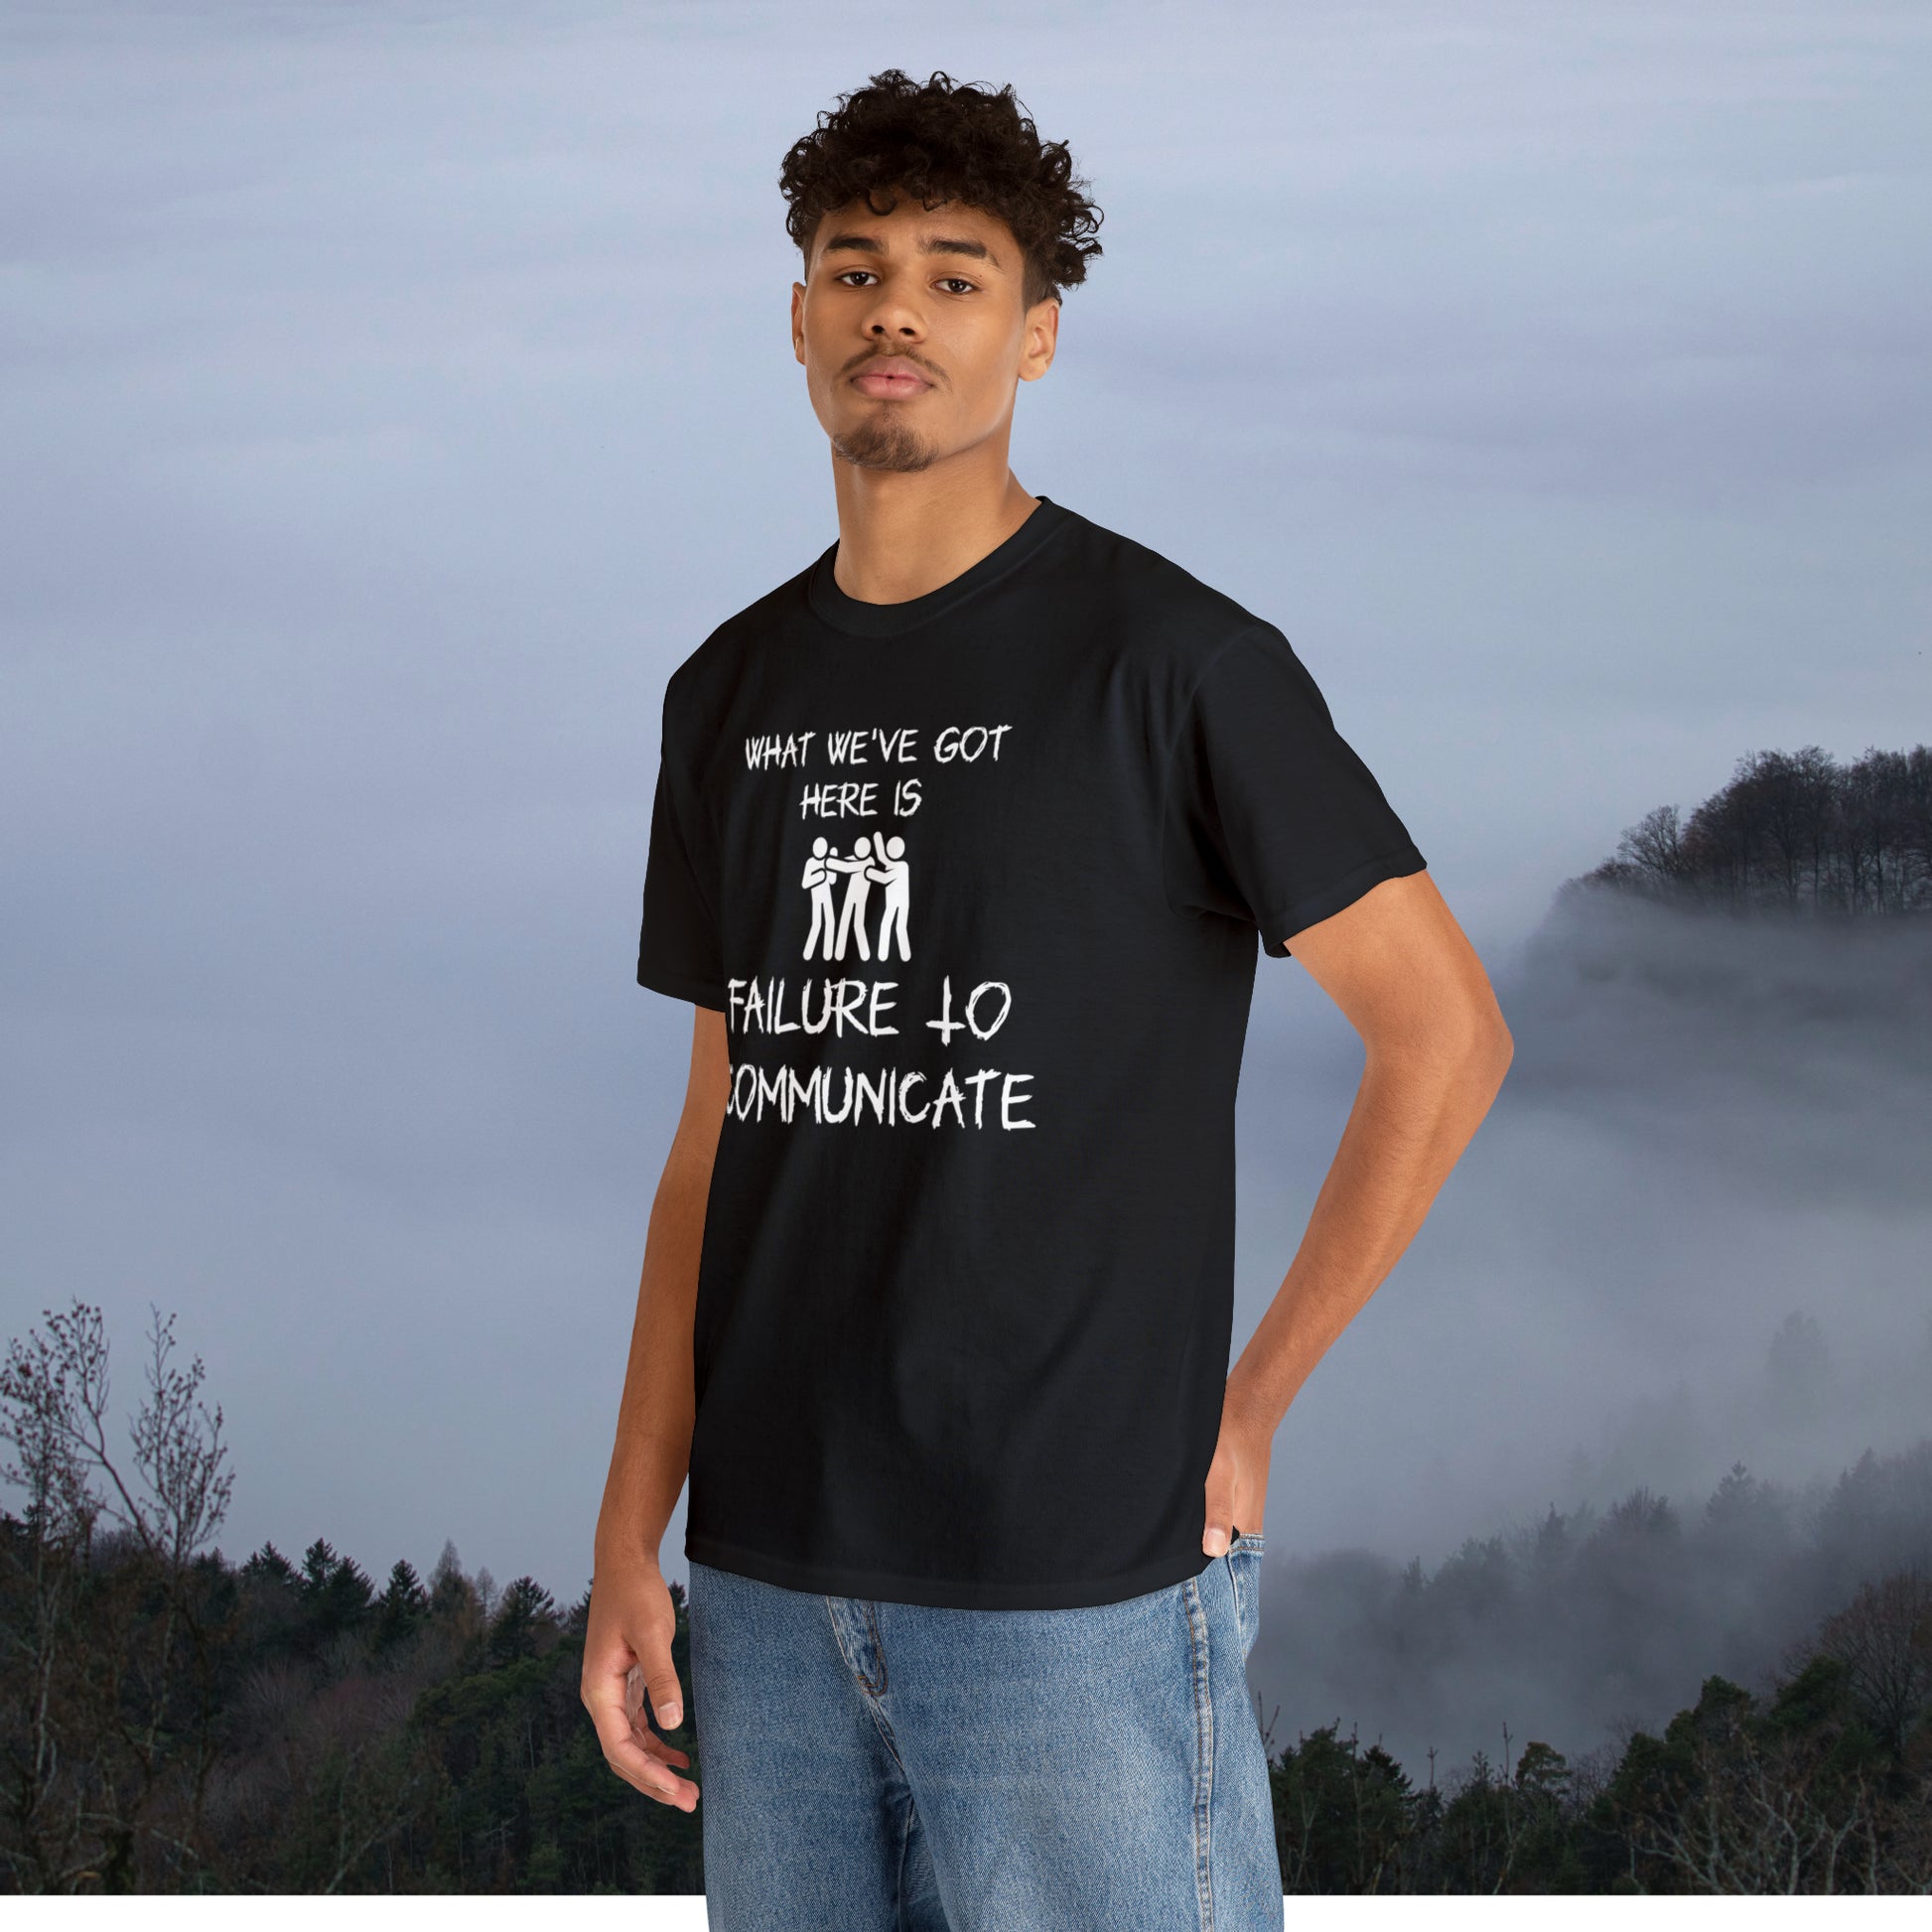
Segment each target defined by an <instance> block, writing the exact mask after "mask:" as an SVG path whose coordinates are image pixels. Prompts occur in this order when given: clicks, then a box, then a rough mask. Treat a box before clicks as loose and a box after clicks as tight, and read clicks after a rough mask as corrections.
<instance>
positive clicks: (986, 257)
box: [819, 232, 1000, 268]
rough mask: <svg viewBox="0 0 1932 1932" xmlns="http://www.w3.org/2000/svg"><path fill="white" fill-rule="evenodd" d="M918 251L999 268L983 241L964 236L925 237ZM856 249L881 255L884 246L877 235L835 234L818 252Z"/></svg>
mask: <svg viewBox="0 0 1932 1932" xmlns="http://www.w3.org/2000/svg"><path fill="white" fill-rule="evenodd" d="M919 247H920V250H921V251H922V252H923V253H925V254H928V255H970V256H971V257H972V258H973V260H975V261H979V262H990V263H991V264H992V265H993V266H994V267H995V268H998V267H999V266H1000V258H999V256H997V255H996V254H994V252H993V251H992V249H990V248H989V247H988V246H987V245H986V243H985V242H983V241H971V240H968V239H967V238H966V237H965V236H964V235H925V236H922V237H921V238H920V241H919ZM840 248H857V249H859V250H860V251H861V252H863V253H867V254H873V255H883V254H884V253H885V252H886V244H885V243H884V242H883V241H881V240H880V239H879V237H878V236H877V235H869V234H859V233H857V232H854V233H851V234H835V235H833V236H832V237H831V238H830V240H828V241H827V242H826V244H825V246H824V247H823V248H821V249H820V250H819V253H820V254H821V255H829V254H831V253H833V252H834V251H835V250H836V249H840Z"/></svg>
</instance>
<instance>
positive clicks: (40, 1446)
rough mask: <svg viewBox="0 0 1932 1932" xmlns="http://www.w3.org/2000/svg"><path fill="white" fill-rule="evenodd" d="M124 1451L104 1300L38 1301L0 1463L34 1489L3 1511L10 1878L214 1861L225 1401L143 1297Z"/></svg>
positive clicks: (117, 1884) (2, 1402)
mask: <svg viewBox="0 0 1932 1932" xmlns="http://www.w3.org/2000/svg"><path fill="white" fill-rule="evenodd" d="M153 1312H154V1321H153V1326H152V1328H151V1330H150V1335H149V1341H150V1352H149V1359H148V1363H147V1395H146V1399H145V1400H144V1402H143V1403H142V1405H141V1407H140V1409H139V1410H138V1412H137V1413H136V1414H135V1415H134V1416H133V1417H132V1419H131V1428H132V1439H133V1449H132V1454H131V1456H129V1455H124V1454H122V1453H121V1452H119V1451H118V1450H116V1449H115V1448H114V1447H113V1446H112V1444H111V1443H110V1441H109V1428H108V1402H109V1392H110V1386H111V1385H110V1377H109V1372H108V1367H109V1365H108V1345H107V1339H106V1333H105V1329H104V1324H103V1322H102V1319H101V1314H100V1311H99V1310H98V1309H95V1308H91V1307H89V1306H87V1305H86V1304H84V1303H81V1302H78V1301H76V1302H75V1303H74V1305H73V1307H72V1308H71V1309H70V1310H69V1311H68V1312H67V1313H65V1314H56V1313H54V1312H53V1311H43V1313H44V1314H45V1317H46V1325H45V1328H44V1329H43V1330H42V1331H41V1332H38V1333H36V1334H35V1335H34V1336H32V1337H31V1339H30V1340H29V1341H28V1342H27V1343H25V1344H23V1343H22V1342H21V1341H19V1340H17V1339H16V1340H14V1341H11V1342H10V1343H9V1344H8V1353H7V1360H6V1363H5V1366H4V1368H0V1438H3V1439H4V1440H5V1441H6V1442H7V1443H8V1444H9V1445H11V1446H12V1448H13V1449H14V1450H15V1452H16V1454H17V1456H18V1460H17V1461H10V1462H9V1463H8V1464H7V1465H6V1466H5V1468H4V1470H0V1473H4V1475H5V1476H6V1478H7V1480H8V1481H10V1482H13V1483H16V1484H18V1485H19V1486H20V1487H22V1488H23V1489H25V1490H26V1492H27V1497H28V1501H27V1509H26V1514H25V1517H24V1518H23V1519H20V1520H18V1521H15V1520H13V1519H9V1520H8V1522H7V1523H6V1525H5V1528H6V1532H7V1534H6V1537H5V1562H6V1571H5V1574H4V1577H0V1587H4V1588H5V1589H6V1591H7V1592H8V1594H9V1595H10V1596H11V1597H12V1598H13V1599H14V1601H15V1602H16V1603H17V1604H19V1605H20V1606H21V1609H22V1612H23V1613H22V1614H20V1615H15V1616H9V1617H7V1618H6V1619H4V1628H5V1631H6V1644H7V1649H6V1653H5V1655H4V1657H0V1685H3V1686H4V1692H5V1708H6V1713H7V1724H8V1728H9V1729H10V1730H12V1731H13V1732H14V1733H15V1746H16V1747H15V1749H14V1750H13V1751H12V1752H10V1754H9V1755H10V1757H11V1758H12V1772H13V1775H12V1788H11V1789H10V1790H9V1792H8V1793H7V1804H6V1809H5V1816H6V1823H7V1826H8V1828H9V1829H8V1834H7V1838H6V1840H5V1842H4V1843H0V1859H4V1860H5V1862H6V1864H7V1866H8V1868H9V1869H10V1871H11V1873H12V1876H13V1878H14V1880H15V1882H16V1884H17V1885H18V1886H19V1887H20V1888H21V1889H32V1890H41V1891H74V1890H109V1891H125V1890H133V1889H146V1888H148V1887H146V1886H144V1885H142V1884H141V1880H142V1878H143V1877H144V1875H146V1873H147V1871H148V1869H149V1867H150V1865H151V1864H156V1863H158V1864H159V1865H161V1866H163V1867H166V1868H180V1867H182V1866H184V1865H187V1866H194V1867H200V1866H204V1865H206V1863H207V1852H206V1847H205V1846H204V1844H203V1842H202V1841H203V1832H202V1817H203V1806H204V1802H205V1798H206V1793H207V1778H208V1773H209V1769H210V1766H211V1763H212V1759H213V1754H214V1749H215V1746H214V1730H215V1726H214V1722H213V1720H214V1684H215V1656H214V1645H215V1638H216V1636H217V1634H218V1633H217V1632H216V1631H215V1630H214V1629H213V1628H211V1627H210V1618H209V1613H208V1611H207V1605H206V1602H205V1593H204V1590H203V1588H202V1587H201V1586H202V1577H201V1569H202V1565H203V1560H204V1557H205V1553H206V1552H207V1547H208V1545H209V1542H210V1540H211V1538H212V1536H213V1533H214V1531H215V1529H216V1528H217V1526H218V1525H219V1524H220V1522H221V1520H222V1518H223V1516H224V1515H225V1514H226V1511H227V1505H228V1499H229V1495H230V1492H231V1490H232V1487H233V1477H232V1475H231V1474H229V1473H227V1472H225V1471H224V1470H223V1469H222V1466H221V1465H222V1462H223V1460H224V1458H225V1457H226V1454H227V1451H226V1449H223V1448H222V1447H221V1443H220V1434H221V1411H220V1410H219V1409H218V1408H217V1409H215V1410H214V1411H213V1413H212V1414H210V1413H209V1412H208V1409H207V1405H206V1404H205V1403H203V1402H202V1401H201V1400H200V1390H201V1385H202V1381H203V1377H204V1373H205V1371H204V1369H203V1365H202V1361H201V1358H200V1357H199V1356H198V1357H197V1358H196V1359H195V1361H194V1363H193V1364H192V1366H191V1367H190V1368H188V1369H187V1370H182V1369H178V1368H174V1367H171V1366H170V1362H169V1357H170V1355H171V1354H172V1352H173V1350H174V1346H175V1341H174V1332H173V1331H174V1317H173V1316H172V1315H171V1316H169V1317H168V1318H167V1319H166V1320H163V1319H162V1317H161V1314H160V1311H158V1310H156V1311H153Z"/></svg>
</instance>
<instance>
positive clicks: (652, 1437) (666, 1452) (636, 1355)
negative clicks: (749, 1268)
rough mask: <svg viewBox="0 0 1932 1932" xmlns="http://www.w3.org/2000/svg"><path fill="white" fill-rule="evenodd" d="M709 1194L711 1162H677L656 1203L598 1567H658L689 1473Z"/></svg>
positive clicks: (601, 1522) (670, 1165)
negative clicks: (623, 1561)
mask: <svg viewBox="0 0 1932 1932" xmlns="http://www.w3.org/2000/svg"><path fill="white" fill-rule="evenodd" d="M710 1184H711V1167H710V1163H709V1162H708V1161H698V1160H693V1159H686V1158H682V1157H681V1156H680V1155H679V1154H677V1153H673V1155H672V1158H671V1160H670V1161H669V1162H667V1163H666V1165H665V1168H664V1173H663V1175H662V1177H661V1178H660V1180H659V1181H658V1184H657V1193H656V1196H655V1198H654V1199H653V1200H652V1202H651V1210H650V1225H649V1228H648V1231H647V1232H646V1234H645V1237H644V1266H643V1273H642V1275H641V1277H640V1279H639V1282H638V1286H637V1312H636V1318H635V1320H634V1321H633V1322H632V1324H631V1331H630V1358H629V1362H628V1364H627V1365H626V1367H625V1370H624V1378H623V1395H622V1398H621V1401H620V1403H619V1406H618V1432H617V1444H616V1447H615V1448H614V1449H613V1450H612V1453H611V1470H610V1474H609V1476H608V1477H607V1479H606V1481H605V1485H604V1502H603V1507H602V1508H601V1509H600V1511H599V1513H598V1522H597V1544H596V1548H597V1554H598V1556H599V1557H600V1558H602V1557H603V1556H604V1555H605V1554H606V1553H609V1554H611V1555H613V1556H616V1557H630V1558H634V1557H637V1556H640V1555H641V1556H645V1557H648V1558H649V1559H650V1560H651V1561H652V1562H655V1561H656V1560H657V1552H658V1545H659V1544H660V1543H661V1542H662V1541H663V1539H664V1531H665V1528H666V1526H667V1525H668V1524H669V1522H670V1520H671V1512H672V1510H673V1509H675V1508H676V1507H677V1499H678V1495H679V1492H680V1491H681V1490H682V1489H683V1487H684V1478H685V1475H686V1474H687V1472H688V1470H689V1467H690V1458H691V1427H692V1422H693V1419H694V1414H695V1407H696V1392H695V1387H694V1378H693V1373H692V1360H691V1330H692V1318H693V1314H694V1312H695V1310H696V1307H697V1293H698V1260H699V1256H700V1254H701V1252H702V1250H703V1245H704V1220H705V1199H706V1195H707V1193H708V1191H709V1189H710Z"/></svg>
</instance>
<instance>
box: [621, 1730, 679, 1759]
mask: <svg viewBox="0 0 1932 1932" xmlns="http://www.w3.org/2000/svg"><path fill="white" fill-rule="evenodd" d="M630 1734H631V1736H632V1737H634V1738H635V1739H636V1740H637V1743H638V1745H639V1747H640V1748H641V1749H643V1750H647V1751H648V1752H650V1754H651V1756H653V1757H658V1758H662V1759H663V1760H664V1762H665V1763H667V1764H689V1763H690V1762H691V1753H690V1752H689V1751H681V1750H679V1749H678V1747H677V1746H676V1745H675V1744H667V1743H665V1741H664V1740H663V1738H661V1737H660V1736H658V1734H657V1733H656V1731H654V1730H643V1729H640V1728H639V1727H638V1726H637V1725H635V1724H634V1723H633V1724H632V1725H631V1726H630Z"/></svg>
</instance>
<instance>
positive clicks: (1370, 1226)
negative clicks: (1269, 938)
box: [1228, 1033, 1510, 1435]
mask: <svg viewBox="0 0 1932 1932" xmlns="http://www.w3.org/2000/svg"><path fill="white" fill-rule="evenodd" d="M1509 1057H1510V1046H1509V1043H1508V1035H1506V1034H1504V1035H1491V1034H1488V1033H1481V1034H1478V1035H1476V1036H1475V1038H1474V1040H1473V1042H1472V1043H1469V1044H1466V1045H1463V1044H1457V1045H1455V1046H1453V1047H1450V1046H1448V1045H1446V1044H1444V1043H1443V1042H1442V1041H1440V1040H1436V1039H1432V1040H1429V1041H1426V1042H1422V1043H1420V1044H1418V1045H1417V1046H1416V1047H1415V1048H1413V1049H1397V1048H1385V1049H1384V1050H1382V1051H1381V1052H1379V1053H1378V1052H1376V1051H1374V1050H1373V1049H1371V1051H1370V1052H1369V1054H1368V1058H1367V1062H1366V1064H1365V1066H1364V1069H1363V1073H1362V1081H1361V1086H1360V1088H1359V1089H1358V1090H1357V1092H1356V1095H1355V1104H1354V1107H1353V1108H1352V1109H1351V1111H1350V1113H1349V1116H1348V1125H1347V1127H1346V1128H1345V1129H1344V1130H1343V1132H1342V1137H1341V1141H1340V1144H1339V1146H1338V1147H1337V1148H1336V1150H1335V1157H1334V1160H1333V1162H1332V1164H1331V1165H1330V1167H1329V1170H1328V1174H1327V1178H1326V1179H1325V1180H1324V1181H1323V1182H1322V1185H1321V1191H1320V1193H1319V1194H1318V1195H1317V1196H1316V1197H1315V1203H1314V1210H1313V1212H1312V1213H1311V1215H1310V1217H1309V1225H1308V1230H1307V1232H1306V1234H1305V1235H1304V1236H1303V1240H1302V1245H1301V1247H1300V1249H1299V1250H1298V1251H1297V1253H1296V1256H1295V1259H1294V1262H1293V1263H1292V1264H1291V1265H1290V1267H1289V1271H1288V1274H1287V1275H1286V1277H1284V1279H1283V1281H1282V1285H1281V1288H1280V1290H1279V1292H1278V1293H1277V1294H1276V1296H1275V1299H1274V1301H1273V1302H1272V1303H1271V1304H1270V1306H1269V1308H1268V1311H1267V1312H1266V1313H1265V1314H1264V1315H1263V1316H1262V1318H1261V1322H1260V1324H1259V1325H1258V1326H1257V1327H1256V1329H1255V1332H1254V1334H1253V1336H1252V1337H1251V1338H1250V1340H1249V1342H1248V1345H1247V1346H1246V1347H1245V1348H1244V1349H1243V1350H1242V1351H1241V1355H1240V1359H1239V1360H1238V1361H1237V1362H1236V1363H1235V1365H1234V1368H1233V1370H1232V1371H1231V1372H1230V1374H1229V1376H1228V1402H1229V1405H1230V1407H1231V1408H1232V1409H1233V1410H1235V1411H1236V1412H1237V1413H1240V1414H1242V1415H1244V1416H1245V1417H1246V1418H1247V1419H1248V1420H1249V1421H1250V1422H1251V1423H1253V1424H1254V1425H1255V1427H1257V1428H1258V1429H1260V1430H1261V1431H1263V1432H1264V1433H1266V1434H1270V1435H1272V1434H1273V1432H1274V1430H1275V1429H1276V1428H1277V1427H1278V1426H1279V1424H1280V1422H1281V1419H1282V1417H1283V1416H1284V1415H1286V1414H1287V1412H1288V1406H1289V1404H1290V1403H1291V1402H1293V1401H1294V1399H1295V1396H1296V1394H1297V1392H1298V1391H1299V1390H1300V1389H1301V1387H1302V1384H1303V1383H1304V1382H1306V1381H1307V1380H1308V1378H1309V1376H1310V1374H1311V1372H1312V1370H1313V1368H1314V1365H1315V1363H1316V1362H1318V1361H1319V1360H1320V1359H1321V1357H1322V1356H1323V1355H1324V1354H1326V1353H1327V1351H1328V1349H1329V1347H1330V1346H1331V1344H1332V1343H1333V1342H1334V1340H1335V1337H1336V1336H1337V1335H1339V1334H1340V1333H1341V1331H1342V1330H1343V1329H1344V1328H1346V1327H1347V1326H1348V1324H1349V1322H1351V1321H1352V1320H1353V1319H1354V1318H1355V1316H1356V1314H1357V1313H1359V1312H1360V1311H1361V1309H1362V1306H1363V1304H1364V1303H1366V1302H1367V1300H1368V1298H1369V1297H1370V1296H1371V1295H1372V1294H1374V1292H1375V1290H1376V1289H1377V1288H1378V1287H1379V1286H1380V1285H1381V1283H1382V1281H1383V1280H1384V1278H1385V1277H1386V1276H1387V1275H1388V1273H1389V1271H1390V1269H1392V1268H1393V1267H1394V1266H1395V1264H1396V1263H1397V1261H1399V1260H1400V1259H1401V1257H1402V1254H1403V1252H1404V1250H1405V1249H1406V1248H1407V1247H1408V1246H1409V1243H1410V1242H1411V1241H1412V1240H1413V1239H1414V1238H1415V1234H1416V1230H1417V1229H1418V1228H1419V1227H1421V1226H1422V1224H1423V1221H1424V1219H1425V1218H1426V1217H1427V1215H1428V1213H1429V1209H1430V1205H1431V1203H1432V1202H1433V1201H1434V1200H1435V1198H1436V1194H1437V1192H1438V1190H1439V1189H1440V1188H1441V1187H1442V1185H1443V1182H1444V1181H1445V1180H1446V1179H1447V1178H1448V1177H1449V1171H1450V1169H1452V1168H1453V1167H1454V1166H1455V1164H1456V1162H1457V1161H1458V1160H1459V1159H1460V1158H1461V1154H1462V1150H1463V1149H1464V1148H1465V1147H1466V1146H1467V1145H1468V1144H1469V1142H1470V1140H1471V1139H1472V1138H1473V1137H1474V1134H1475V1131H1476V1129H1477V1127H1479V1126H1480V1125H1481V1123H1482V1119H1483V1116H1484V1115H1485V1114H1486V1113H1487V1112H1488V1111H1489V1105H1490V1102H1491V1101H1493V1100H1494V1099H1495V1097H1496V1093H1497V1090H1498V1089H1499V1088H1500V1087H1501V1085H1502V1081H1503V1075H1504V1073H1505V1072H1506V1071H1507V1070H1508V1066H1509Z"/></svg>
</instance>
